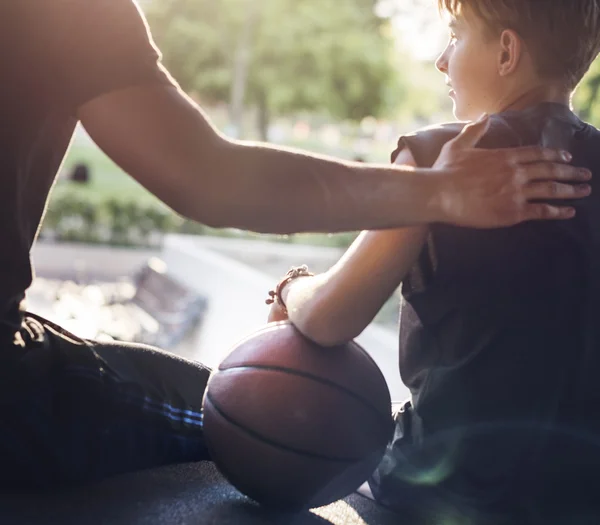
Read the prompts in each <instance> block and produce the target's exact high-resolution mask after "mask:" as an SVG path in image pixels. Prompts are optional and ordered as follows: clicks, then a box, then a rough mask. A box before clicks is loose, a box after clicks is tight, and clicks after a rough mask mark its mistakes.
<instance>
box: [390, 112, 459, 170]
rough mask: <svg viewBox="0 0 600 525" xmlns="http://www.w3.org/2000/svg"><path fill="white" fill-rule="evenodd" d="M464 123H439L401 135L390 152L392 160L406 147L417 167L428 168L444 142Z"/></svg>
mask: <svg viewBox="0 0 600 525" xmlns="http://www.w3.org/2000/svg"><path fill="white" fill-rule="evenodd" d="M464 125H465V124H464V123H458V122H457V123H448V124H441V125H438V126H430V127H427V128H423V129H421V130H418V131H415V132H413V133H409V134H407V135H403V136H401V137H400V139H399V140H398V145H397V147H396V149H395V150H394V151H393V153H392V156H391V157H392V162H395V161H396V158H397V157H398V155H399V154H400V152H401V151H402V150H404V149H405V148H408V149H409V150H410V152H411V153H412V155H413V158H414V159H415V162H416V163H417V166H418V167H420V168H430V167H431V166H433V164H434V163H435V161H436V160H437V158H438V156H439V154H440V151H441V149H442V147H443V146H444V144H446V142H449V141H451V140H452V139H453V138H455V137H456V136H457V135H458V134H459V133H460V131H461V130H462V128H463V127H464Z"/></svg>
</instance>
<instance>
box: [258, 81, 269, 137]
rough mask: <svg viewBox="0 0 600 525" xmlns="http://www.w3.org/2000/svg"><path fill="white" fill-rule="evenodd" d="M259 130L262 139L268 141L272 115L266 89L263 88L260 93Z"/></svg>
mask: <svg viewBox="0 0 600 525" xmlns="http://www.w3.org/2000/svg"><path fill="white" fill-rule="evenodd" d="M257 102H258V123H257V124H258V131H259V133H260V140H262V141H263V142H266V141H267V140H269V124H270V120H271V118H270V117H271V115H270V113H269V104H268V101H267V94H266V92H265V90H264V89H261V90H260V91H259V93H258V101H257Z"/></svg>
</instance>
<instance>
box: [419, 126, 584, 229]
mask: <svg viewBox="0 0 600 525" xmlns="http://www.w3.org/2000/svg"><path fill="white" fill-rule="evenodd" d="M488 127H489V118H487V116H484V117H483V118H481V119H480V120H479V121H477V122H475V123H473V124H469V125H468V126H466V127H465V128H464V130H463V131H462V133H461V134H460V135H459V136H458V137H456V138H455V139H454V140H452V141H450V142H448V143H447V144H446V145H445V146H444V147H443V149H442V151H441V153H440V156H439V157H438V159H437V161H436V163H435V165H434V166H433V168H434V169H436V170H440V171H443V172H444V173H443V174H442V173H439V174H438V175H439V177H437V176H436V179H437V180H436V184H437V185H438V186H439V188H440V190H439V191H438V192H437V194H436V196H435V197H434V200H433V201H432V203H431V204H432V208H433V209H434V210H435V213H436V214H438V215H439V221H443V222H450V223H453V224H457V225H460V226H469V227H476V228H496V227H502V226H512V225H514V224H517V223H520V222H523V221H528V220H540V219H570V218H572V217H574V215H575V210H574V209H573V208H571V207H566V206H562V207H561V206H556V205H550V204H546V203H540V202H531V201H536V200H537V201H546V200H557V199H579V198H582V197H586V196H588V195H589V194H590V193H591V188H590V186H589V184H566V183H565V182H585V181H588V180H589V179H590V178H591V173H590V172H589V171H588V170H585V169H580V168H574V167H573V166H569V165H568V162H570V160H571V155H570V154H569V153H567V152H560V151H556V150H551V149H545V148H541V147H537V146H531V147H522V148H514V149H494V150H490V149H478V148H475V146H476V145H477V143H478V142H479V140H480V139H481V138H482V137H483V135H484V134H485V132H486V131H487V129H488ZM449 175H450V176H449Z"/></svg>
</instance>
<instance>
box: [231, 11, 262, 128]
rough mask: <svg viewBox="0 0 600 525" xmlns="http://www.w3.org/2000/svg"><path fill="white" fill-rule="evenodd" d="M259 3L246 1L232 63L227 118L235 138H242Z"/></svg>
mask: <svg viewBox="0 0 600 525" xmlns="http://www.w3.org/2000/svg"><path fill="white" fill-rule="evenodd" d="M259 3H260V2H257V1H256V0H247V1H246V4H247V9H246V13H247V15H246V20H245V22H244V26H243V27H242V30H241V31H240V39H239V41H238V44H237V49H236V52H235V58H234V62H233V80H232V83H231V99H230V105H229V116H230V120H231V125H232V127H233V134H234V137H235V138H243V136H244V129H243V121H244V99H245V97H246V86H247V84H248V73H249V71H250V62H251V61H252V37H253V36H254V29H255V27H256V24H257V22H258V14H259V12H258V4H259Z"/></svg>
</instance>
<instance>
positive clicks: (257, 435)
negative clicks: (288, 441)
mask: <svg viewBox="0 0 600 525" xmlns="http://www.w3.org/2000/svg"><path fill="white" fill-rule="evenodd" d="M206 399H207V400H208V401H209V403H210V404H211V405H212V406H213V408H214V409H215V410H216V411H217V412H218V413H219V415H220V416H221V417H222V418H223V419H225V420H226V421H227V422H228V423H231V424H232V425H233V426H235V427H237V428H239V429H240V430H241V431H242V432H245V433H246V434H248V435H250V436H252V437H253V438H256V439H260V440H261V441H263V442H264V443H266V444H267V445H271V446H273V447H275V448H279V449H282V450H285V451H287V452H293V453H294V454H299V455H303V456H308V457H311V458H313V459H324V460H326V461H335V462H337V463H354V462H356V461H360V458H341V457H337V458H336V457H331V456H326V455H324V454H318V453H316V452H310V451H307V450H302V449H299V448H294V447H290V446H288V445H283V444H281V443H278V442H276V441H273V440H272V439H269V438H267V437H265V436H263V435H262V434H260V433H258V432H256V431H255V430H251V429H249V428H246V427H245V426H243V425H242V424H241V423H238V422H237V421H235V420H234V419H232V418H231V417H229V416H228V415H227V414H225V412H223V410H221V409H220V408H219V407H218V406H217V404H216V403H215V402H214V401H213V399H212V397H211V396H210V395H209V394H208V393H207V394H206Z"/></svg>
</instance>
